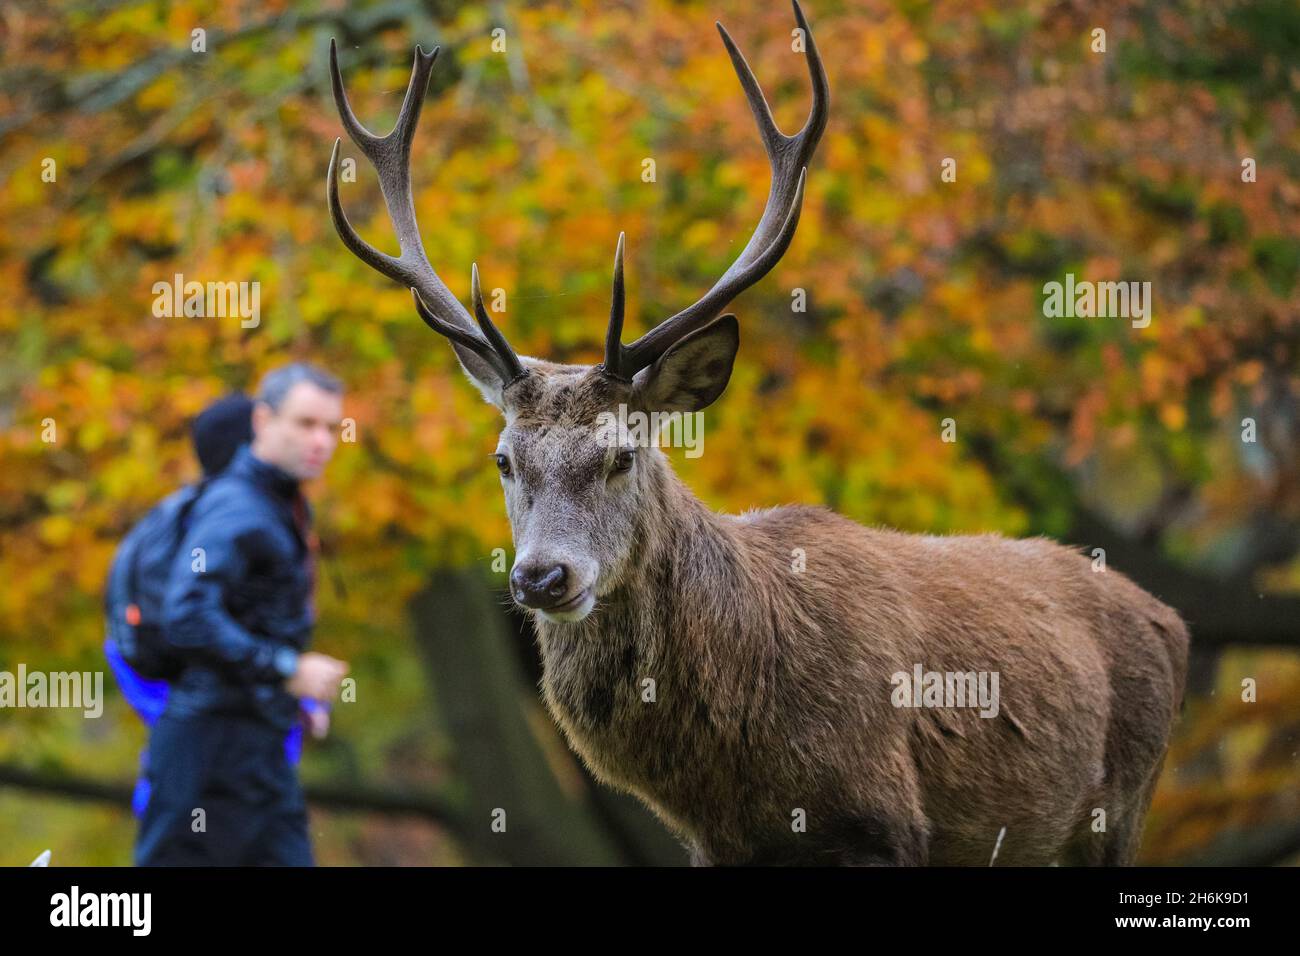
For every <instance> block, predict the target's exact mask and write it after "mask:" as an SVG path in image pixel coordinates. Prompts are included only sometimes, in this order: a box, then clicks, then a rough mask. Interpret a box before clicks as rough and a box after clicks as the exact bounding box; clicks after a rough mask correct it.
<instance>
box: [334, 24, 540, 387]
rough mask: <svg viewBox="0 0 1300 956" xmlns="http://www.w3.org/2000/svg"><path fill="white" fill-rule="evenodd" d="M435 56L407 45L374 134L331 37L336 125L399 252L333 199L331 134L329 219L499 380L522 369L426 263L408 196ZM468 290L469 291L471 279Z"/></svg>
mask: <svg viewBox="0 0 1300 956" xmlns="http://www.w3.org/2000/svg"><path fill="white" fill-rule="evenodd" d="M437 56H438V47H434V49H433V52H431V53H425V52H424V50H423V49H422V48H421V47H418V46H417V47H416V48H415V62H414V63H413V64H412V66H411V79H410V82H409V83H408V84H407V87H406V96H405V98H404V99H403V100H402V108H401V110H400V111H399V113H398V116H397V122H396V123H395V124H394V126H393V129H392V130H391V131H390V132H389V133H388V134H387V135H385V136H376V135H375V134H374V133H372V132H370V130H368V129H366V128H365V127H364V126H363V125H362V124H361V122H360V120H358V119H357V117H356V114H355V113H353V112H352V106H351V104H350V103H349V102H348V96H347V92H346V90H344V88H343V76H342V74H341V73H340V71H339V63H338V50H337V46H336V44H335V42H334V40H333V39H331V40H330V84H331V86H332V87H333V90H334V103H335V105H336V106H337V107H338V111H339V118H340V120H341V121H342V123H343V128H344V129H346V130H347V132H348V135H349V136H350V137H351V138H352V141H353V142H354V143H356V145H357V148H358V149H360V150H361V152H362V153H363V154H364V155H365V157H366V158H367V159H368V160H369V161H370V164H371V165H372V166H374V168H375V172H376V173H377V174H378V176H379V186H380V189H381V191H382V192H383V195H384V205H385V207H387V209H388V218H389V220H390V221H391V222H392V224H393V230H394V232H396V234H397V241H398V246H399V248H400V249H401V255H400V256H396V257H395V256H390V255H388V254H387V253H384V252H380V251H379V250H378V249H376V248H375V247H374V246H372V245H370V243H368V242H366V241H365V240H364V239H362V238H361V236H360V235H358V234H357V231H356V230H355V229H354V228H353V227H352V224H351V223H349V222H348V217H347V214H346V213H344V211H343V205H342V203H341V202H340V201H339V186H338V166H339V161H338V156H339V144H340V140H338V139H336V140H335V141H334V150H333V152H332V153H331V154H330V165H329V173H328V175H327V178H326V197H327V199H328V202H329V210H330V218H331V219H332V220H333V222H334V228H335V230H336V231H337V232H338V234H339V238H341V239H342V240H343V244H344V245H346V246H347V247H348V249H349V250H351V251H352V253H353V254H354V255H355V256H356V257H357V258H359V259H360V260H361V261H362V262H364V263H366V264H367V265H369V266H371V267H372V268H374V269H375V270H377V271H378V272H380V273H382V274H383V275H386V276H388V277H389V278H390V279H396V280H397V281H398V282H401V283H402V284H403V285H405V286H406V287H407V288H409V289H411V292H412V294H413V295H414V298H415V308H416V312H418V313H419V315H420V318H422V319H423V320H424V322H425V324H426V325H428V326H429V327H430V328H432V329H433V330H434V331H436V332H438V333H440V334H441V335H444V336H446V337H447V338H449V339H451V341H452V342H453V343H455V344H456V345H459V346H462V347H464V348H466V349H468V350H470V351H471V352H472V353H473V354H475V355H477V356H478V357H479V358H480V359H482V360H483V361H484V362H486V363H487V364H488V365H489V366H490V367H491V368H492V369H493V370H494V371H495V372H496V373H497V374H498V375H500V376H501V379H502V382H503V383H504V384H509V383H510V382H512V381H514V380H515V379H517V378H519V377H520V376H522V375H524V374H526V372H525V369H524V367H523V365H522V364H521V363H520V362H519V357H518V356H517V355H516V354H515V353H514V350H513V349H511V348H510V346H509V344H508V343H507V342H506V340H505V338H504V336H502V335H501V333H500V332H499V331H497V329H496V327H495V326H493V325H492V323H491V321H490V320H487V321H485V319H486V313H485V312H484V313H482V314H481V315H480V318H479V323H478V327H477V328H476V327H475V324H474V320H473V319H472V318H471V317H470V314H469V312H468V311H467V310H466V309H465V307H464V306H463V305H462V304H461V303H460V300H458V299H457V298H456V297H455V296H454V295H452V293H451V290H450V289H448V288H447V286H446V284H445V283H443V281H442V279H440V278H439V277H438V274H437V272H435V271H434V269H433V266H432V265H430V264H429V259H428V255H427V254H426V253H425V250H424V243H423V241H422V240H421V238H420V227H419V225H418V223H417V222H416V218H415V201H414V198H413V196H412V193H411V143H412V141H413V140H414V138H415V128H416V126H417V125H418V124H419V122H420V111H421V109H422V108H423V105H424V96H425V93H426V92H427V90H428V87H429V75H430V73H431V72H432V70H433V63H434V60H436V59H437ZM475 276H477V269H476V270H475ZM475 294H476V295H477V279H476V280H475ZM480 333H481V334H480Z"/></svg>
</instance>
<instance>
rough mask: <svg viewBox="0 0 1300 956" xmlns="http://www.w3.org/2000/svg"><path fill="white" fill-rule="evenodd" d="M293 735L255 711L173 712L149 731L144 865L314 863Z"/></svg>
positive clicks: (139, 848)
mask: <svg viewBox="0 0 1300 956" xmlns="http://www.w3.org/2000/svg"><path fill="white" fill-rule="evenodd" d="M284 738H285V732H284V731H282V730H277V729H275V728H274V727H272V726H270V725H269V724H266V723H264V722H262V721H258V720H255V719H253V718H251V717H237V716H226V715H214V714H204V715H197V716H184V717H175V716H172V715H170V714H168V713H167V712H164V713H163V715H162V716H161V717H159V718H158V722H157V723H156V724H155V725H154V728H153V733H152V734H151V736H150V738H149V770H148V776H149V785H150V789H151V792H150V794H149V803H148V805H147V806H146V807H145V811H144V815H143V816H142V817H141V818H140V831H139V834H138V835H137V837H136V844H135V863H136V866H312V865H313V861H312V855H311V842H310V840H309V838H308V836H307V805H306V801H305V800H304V798H303V793H302V787H301V785H300V784H299V783H298V775H297V772H296V771H295V769H294V767H292V766H291V765H290V764H289V761H288V758H287V757H286V756H285V752H284ZM199 811H201V812H199Z"/></svg>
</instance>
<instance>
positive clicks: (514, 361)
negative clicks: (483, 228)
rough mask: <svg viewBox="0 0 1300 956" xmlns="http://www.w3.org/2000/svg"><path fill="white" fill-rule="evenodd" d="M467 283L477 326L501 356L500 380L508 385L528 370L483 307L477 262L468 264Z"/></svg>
mask: <svg viewBox="0 0 1300 956" xmlns="http://www.w3.org/2000/svg"><path fill="white" fill-rule="evenodd" d="M469 284H470V298H471V299H472V300H473V303H474V317H475V318H477V319H478V327H479V328H480V329H482V330H483V337H484V338H486V339H487V340H488V343H489V344H490V345H491V346H492V350H493V351H494V352H496V353H497V355H498V356H500V358H501V364H502V371H504V372H505V374H504V375H502V377H501V381H502V382H503V383H504V384H506V385H509V384H510V383H511V382H513V381H515V379H518V378H522V377H523V376H525V375H527V374H528V370H527V369H525V368H524V366H523V363H521V362H520V361H519V356H518V355H516V354H515V350H514V349H512V348H511V347H510V343H509V342H507V341H506V337H505V336H504V335H502V334H501V331H500V330H499V329H498V328H497V327H496V326H495V325H493V324H492V320H491V319H490V318H488V314H487V309H485V308H484V307H483V293H482V292H481V291H480V290H479V286H478V263H477V262H475V263H472V264H471V266H470V274H469Z"/></svg>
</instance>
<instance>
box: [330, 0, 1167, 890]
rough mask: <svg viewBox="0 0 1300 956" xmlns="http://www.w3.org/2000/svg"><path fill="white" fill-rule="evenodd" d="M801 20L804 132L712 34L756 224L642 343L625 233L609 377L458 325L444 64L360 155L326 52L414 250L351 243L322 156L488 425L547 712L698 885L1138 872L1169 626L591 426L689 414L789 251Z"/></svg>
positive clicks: (414, 76)
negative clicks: (446, 178)
mask: <svg viewBox="0 0 1300 956" xmlns="http://www.w3.org/2000/svg"><path fill="white" fill-rule="evenodd" d="M794 15H795V18H796V20H797V21H798V25H799V27H800V28H801V30H802V36H803V38H804V43H805V57H806V59H807V65H808V71H809V74H810V76H811V78H812V90H813V103H812V110H811V113H810V115H809V117H808V120H807V122H806V123H805V124H804V127H803V129H802V130H800V131H799V132H798V133H797V134H796V135H794V136H787V135H785V134H784V133H782V132H781V131H780V130H779V129H778V128H777V126H776V124H775V122H774V121H773V119H772V114H771V112H770V111H769V109H768V105H767V102H766V100H765V98H764V96H763V93H762V90H761V89H760V87H759V84H758V81H757V80H756V79H755V77H754V74H753V72H752V71H751V70H750V68H749V66H748V64H747V63H746V62H745V59H744V57H743V56H742V55H741V53H740V51H739V50H738V49H737V48H736V45H735V44H734V43H733V42H732V40H731V37H730V36H728V34H727V32H726V30H725V29H723V28H722V25H721V24H718V30H719V32H720V33H721V34H722V42H723V44H724V45H725V46H726V48H727V53H728V54H729V55H730V56H731V60H732V63H733V64H734V66H735V69H736V72H737V74H738V76H739V78H740V84H741V86H742V87H743V89H744V92H745V96H746V97H747V98H748V101H749V106H750V109H751V110H752V111H753V115H754V118H755V120H756V121H757V124H758V129H759V132H760V134H761V135H762V140H763V145H764V147H765V149H766V151H767V156H768V160H769V161H770V164H771V169H772V183H771V190H770V192H769V194H768V199H767V207H766V208H765V209H764V210H763V215H762V218H761V219H760V220H759V223H758V227H757V229H756V230H755V232H754V234H753V236H752V237H751V238H750V240H749V242H748V243H747V244H746V245H745V248H744V250H743V251H742V252H741V253H740V256H739V257H738V258H737V259H736V260H735V262H733V263H732V265H731V266H730V268H728V269H727V270H726V272H725V273H724V274H723V276H722V277H721V278H720V279H719V280H718V281H717V283H716V284H715V285H714V286H713V287H712V288H711V289H710V290H709V291H708V292H707V293H705V295H704V296H703V298H701V299H700V300H699V301H697V302H696V303H694V304H693V305H690V306H688V307H687V308H685V309H684V310H682V311H681V312H679V313H677V314H676V315H674V316H672V317H671V318H669V319H668V320H667V321H665V322H663V323H662V324H660V325H658V326H657V327H655V328H654V329H652V330H650V331H649V332H647V333H646V334H645V335H643V336H641V337H640V338H639V339H637V340H636V341H635V342H632V343H631V344H630V345H625V344H623V342H622V331H623V308H624V307H623V298H624V293H623V238H622V236H620V237H619V242H618V249H617V252H616V254H615V263H614V292H613V305H612V308H611V310H610V317H609V326H608V333H607V335H606V341H605V360H604V361H603V362H601V363H600V364H598V365H591V366H588V365H561V364H556V363H553V362H548V361H543V360H539V359H534V358H529V357H526V356H519V355H517V354H516V353H515V352H514V350H513V349H512V348H511V347H510V345H509V344H508V343H507V342H506V339H505V338H504V336H503V335H502V334H501V332H500V331H499V330H498V329H497V327H496V326H495V325H494V324H493V323H492V320H491V319H490V318H489V317H488V314H487V311H486V310H485V309H484V306H483V301H482V296H481V293H480V290H479V282H478V270H477V267H475V268H474V269H473V272H472V305H473V310H474V317H473V318H471V316H470V313H469V312H468V311H467V310H466V309H465V308H464V307H463V306H462V305H461V303H460V302H459V301H457V299H456V297H455V296H454V295H452V293H451V292H450V291H449V290H448V288H447V286H446V285H445V284H444V283H443V282H442V280H441V279H439V277H438V275H437V274H436V273H435V272H434V270H433V268H432V266H431V265H430V263H429V260H428V258H427V256H426V254H425V251H424V246H423V244H422V242H421V239H420V231H419V228H418V226H417V225H416V219H415V205H414V202H413V200H412V196H411V180H410V152H411V141H412V139H413V137H414V134H415V128H416V124H417V122H418V121H419V117H420V108H421V104H422V100H423V98H424V96H425V94H426V91H427V87H428V80H429V74H430V70H431V69H432V67H433V62H434V58H435V57H436V56H437V53H438V50H437V48H435V49H434V51H433V52H432V53H428V54H426V53H424V52H423V51H422V50H421V49H420V48H419V47H417V48H416V52H415V65H414V67H413V69H412V72H411V80H410V84H409V86H408V87H407V91H406V98H405V100H404V101H403V103H402V107H401V112H400V114H399V116H398V119H397V124H396V126H395V127H394V129H393V130H392V132H390V133H389V134H388V135H386V136H376V135H374V134H373V133H370V132H369V131H368V130H366V129H365V127H363V126H362V125H361V123H360V122H358V121H357V118H356V116H355V115H354V114H353V112H352V109H351V107H350V106H349V104H348V99H347V95H346V94H345V93H344V90H343V82H342V78H341V76H340V74H339V68H338V58H337V54H336V52H335V49H334V45H333V43H331V45H330V72H331V79H332V81H333V88H334V98H335V101H336V103H337V105H338V109H339V114H340V116H341V118H342V123H343V126H344V128H345V129H346V130H347V132H348V135H349V136H351V138H352V140H353V142H355V143H356V145H357V147H358V148H359V149H360V151H361V152H362V153H363V154H365V156H366V157H367V158H368V159H369V160H370V162H371V164H372V165H373V166H374V168H375V170H376V171H377V173H378V176H379V182H380V185H381V187H382V190H383V196H384V202H385V204H386V206H387V209H388V214H389V217H390V219H391V220H392V224H393V226H394V228H395V231H396V233H397V239H398V242H399V244H400V248H401V254H400V255H399V256H397V257H394V256H390V255H386V254H384V253H382V252H380V251H379V250H377V249H375V248H374V247H373V246H371V245H369V244H368V243H367V242H366V241H365V240H363V239H361V238H360V236H358V235H357V233H356V231H355V230H354V229H353V228H352V226H351V225H350V224H349V223H348V220H347V217H346V215H345V214H344V212H343V209H342V207H341V205H340V203H339V193H338V178H337V171H338V165H339V141H338V140H336V141H335V143H334V151H333V155H332V156H331V157H330V165H329V174H328V188H327V195H328V201H329V209H330V214H331V217H332V219H333V222H334V226H335V228H336V229H337V230H338V233H339V235H340V236H341V237H342V239H343V242H344V244H345V245H346V246H347V247H348V248H349V249H350V250H352V252H353V253H355V254H356V255H357V256H358V257H360V258H361V259H362V260H363V261H364V262H366V263H367V264H369V265H370V266H372V267H374V268H375V269H377V270H378V271H379V272H381V273H383V274H384V275H386V276H388V277H390V278H392V279H396V280H397V281H399V282H401V283H403V284H404V285H406V286H407V287H409V288H410V289H411V292H412V294H413V296H414V300H415V301H414V305H415V309H416V311H417V312H418V313H419V315H420V316H421V318H422V319H423V320H424V321H425V323H427V324H428V325H429V326H430V327H431V328H432V329H433V330H434V331H436V332H438V333H440V334H441V335H443V336H445V337H446V338H447V339H449V340H450V341H451V344H452V346H453V348H454V349H455V351H456V354H457V356H458V358H459V360H460V363H461V365H462V366H463V367H464V370H465V372H466V373H467V374H468V376H469V378H470V379H471V381H472V382H473V383H474V385H476V386H477V387H478V388H479V390H480V391H481V392H482V393H483V395H484V396H485V397H486V398H487V400H488V401H490V402H491V403H492V404H493V405H495V406H496V407H497V408H498V409H499V410H500V411H501V413H502V415H503V416H504V419H505V427H504V429H503V430H502V432H501V436H500V440H499V442H498V444H497V450H496V463H497V466H498V468H499V469H500V472H501V484H502V488H503V489H504V494H505V502H506V510H507V512H508V514H509V518H510V525H511V528H512V531H513V535H514V543H515V548H516V559H515V564H514V567H513V569H512V572H511V574H510V588H511V593H512V595H513V597H514V600H515V601H516V602H517V603H518V604H520V605H522V606H523V607H524V608H526V609H528V611H529V612H531V613H532V615H533V617H534V620H535V623H536V626H537V633H538V637H539V644H540V648H541V655H542V661H543V667H544V677H543V682H542V688H543V694H544V697H545V701H546V705H547V707H548V708H549V710H550V712H551V714H552V715H553V716H554V718H555V719H556V721H558V722H559V725H560V726H561V728H562V729H563V731H564V733H565V735H566V736H567V738H568V740H569V742H570V744H571V746H572V747H573V749H574V750H576V751H577V752H578V754H580V755H581V757H582V759H583V760H584V761H585V762H586V763H587V765H588V766H589V767H590V768H591V770H592V772H593V773H594V774H595V775H596V777H597V778H598V779H600V780H601V781H603V782H604V783H607V784H609V785H611V786H613V787H617V788H620V789H623V790H626V791H630V792H631V793H634V794H636V795H637V796H638V797H639V798H640V799H641V800H642V801H644V802H645V803H646V804H647V805H648V806H649V807H650V808H651V809H652V810H653V811H654V812H655V813H656V814H657V815H658V816H659V817H660V818H661V819H662V820H663V821H664V822H665V823H666V824H667V825H668V826H669V827H670V828H672V830H673V831H674V832H675V833H677V834H678V836H679V837H680V838H681V839H682V841H683V842H684V843H685V844H686V845H687V847H688V848H689V850H690V853H691V859H692V862H694V863H696V864H744V863H750V864H769V863H771V864H774V863H782V864H784V863H814V864H817V863H840V864H872V863H875V864H924V863H929V864H980V865H987V864H988V863H989V862H990V861H991V860H992V859H993V858H994V857H995V856H996V860H997V862H998V863H1003V864H1050V863H1076V864H1118V863H1128V862H1130V861H1131V860H1132V859H1133V856H1134V853H1135V850H1136V847H1137V843H1138V839H1139V836H1140V832H1141V828H1142V819H1143V816H1144V814H1145V812H1146V809H1147V806H1148V803H1149V802H1150V799H1151V792H1152V789H1153V788H1154V786H1155V782H1156V778H1157V776H1158V774H1159V771H1160V767H1161V765H1162V764H1163V762H1164V754H1165V750H1166V744H1167V741H1168V738H1169V734H1170V729H1171V724H1172V722H1173V721H1174V719H1175V716H1176V714H1177V712H1178V710H1179V708H1180V704H1181V700H1182V694H1183V684H1184V679H1185V674H1186V663H1187V642H1188V634H1187V630H1186V628H1185V627H1184V625H1183V622H1182V621H1181V620H1180V619H1179V616H1178V614H1177V613H1175V612H1174V611H1173V610H1171V609H1170V608H1169V607H1167V606H1166V605H1164V604H1162V603H1160V602H1159V601H1158V600H1156V599H1155V598H1153V597H1152V596H1151V595H1149V594H1147V593H1146V592H1145V591H1143V590H1141V589H1140V588H1138V587H1137V586H1136V585H1135V584H1133V583H1132V582H1131V581H1129V580H1128V579H1127V578H1125V577H1124V576H1123V575H1121V574H1119V573H1118V572H1115V571H1106V572H1105V573H1095V572H1094V570H1093V565H1092V563H1091V562H1090V561H1089V560H1088V559H1087V558H1086V557H1085V556H1084V555H1083V554H1082V553H1080V551H1079V550H1077V549H1071V548H1068V547H1064V546H1061V545H1058V544H1056V543H1054V542H1051V541H1049V540H1047V539H1044V538H1035V539H1032V540H1009V539H1006V538H1002V537H1000V536H997V535H992V534H984V535H978V536H949V537H937V536H933V535H912V534H903V533H899V532H894V531H889V530H879V529H874V528H866V527H863V526H861V525H858V524H856V523H854V522H852V521H850V520H848V519H847V518H843V517H840V516H839V515H836V514H834V513H832V512H830V511H827V510H825V509H823V508H820V507H800V506H793V507H784V508H773V509H770V510H765V511H753V512H749V513H746V514H742V515H739V516H737V515H727V514H717V513H715V512H713V511H711V510H709V509H708V508H706V507H705V506H704V505H703V504H702V503H701V502H700V501H699V500H698V499H697V498H696V497H695V496H694V495H693V494H692V493H691V492H690V490H689V489H688V488H686V487H685V486H684V485H683V484H682V483H681V481H680V480H679V479H678V478H677V477H676V475H675V474H674V472H673V471H672V469H671V468H670V467H669V464H668V461H667V459H666V458H665V456H664V454H663V453H662V451H660V449H659V447H658V445H657V443H656V442H654V441H650V442H646V441H640V442H633V441H629V440H627V438H626V435H627V430H626V429H624V430H621V431H618V432H617V434H616V435H615V440H614V441H610V440H609V438H610V433H609V431H608V429H607V428H602V424H601V423H602V422H606V423H607V422H608V421H609V420H610V419H609V416H610V415H614V414H617V413H618V411H620V410H622V411H624V412H626V411H627V410H634V411H641V412H643V413H647V414H648V413H650V412H659V413H672V412H684V413H690V412H695V411H698V410H700V409H703V408H705V407H706V406H708V405H709V404H711V403H712V402H713V401H714V400H715V399H717V398H718V396H719V395H721V394H722V391H723V389H724V388H725V387H726V384H727V381H728V379H729V377H730V375H731V369H732V362H733V360H734V358H735V355H736V350H737V347H738V345H739V329H738V326H737V322H736V318H735V316H734V315H731V314H726V315H720V314H719V313H721V311H722V309H723V308H724V307H726V306H727V304H728V303H729V302H731V301H732V300H733V299H734V298H735V297H736V296H737V295H739V294H740V293H741V292H742V291H744V290H745V289H747V288H749V287H750V286H752V285H753V284H754V283H755V282H757V281H758V280H759V279H760V278H762V277H763V276H764V275H765V274H766V273H767V272H768V271H769V270H771V268H772V267H773V266H774V265H775V264H776V262H777V261H778V260H779V259H780V258H781V256H782V255H783V254H784V252H785V250H786V248H787V247H788V246H789V244H790V240H791V238H792V237H793V235H794V231H795V226H796V225H797V223H798V220H799V211H800V207H801V205H802V200H803V193H804V179H805V176H806V173H807V170H806V168H805V167H806V164H807V162H808V161H809V159H810V157H811V156H812V153H813V150H814V148H815V147H816V145H817V141H818V139H819V138H820V137H821V134H822V131H823V129H824V128H825V126H826V120H827V112H828V102H829V90H828V85H827V81H826V73H825V71H824V69H823V67H822V62H821V58H820V56H819V54H818V52H817V47H816V44H815V43H814V42H813V38H812V34H811V33H810V32H809V29H808V24H807V22H806V21H805V19H804V16H803V13H802V11H801V10H800V8H799V4H798V3H797V2H796V3H795V4H794ZM475 320H477V321H475ZM622 420H626V419H622ZM792 555H798V556H799V557H797V558H795V559H792ZM914 682H915V683H916V686H911V685H912V684H913V683H914ZM990 684H991V693H989V691H990V686H989V685H990ZM967 697H969V699H966V698H967ZM976 698H978V703H977V701H976ZM971 705H977V706H978V708H979V709H976V707H974V706H971ZM995 848H996V849H995Z"/></svg>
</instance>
